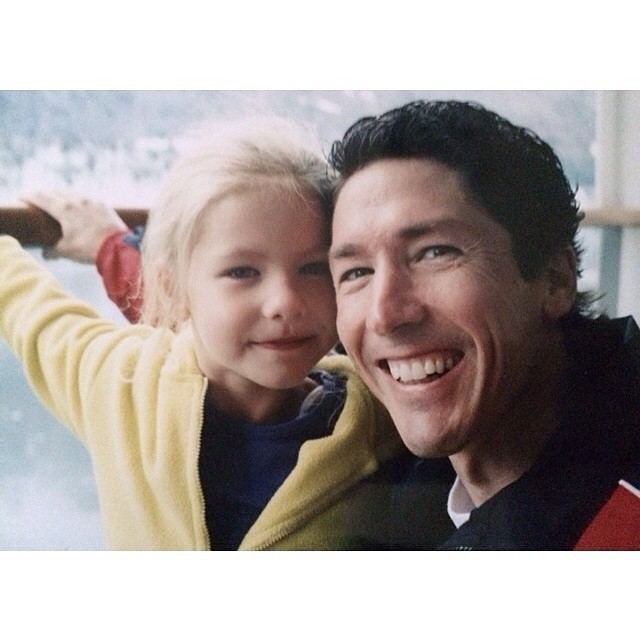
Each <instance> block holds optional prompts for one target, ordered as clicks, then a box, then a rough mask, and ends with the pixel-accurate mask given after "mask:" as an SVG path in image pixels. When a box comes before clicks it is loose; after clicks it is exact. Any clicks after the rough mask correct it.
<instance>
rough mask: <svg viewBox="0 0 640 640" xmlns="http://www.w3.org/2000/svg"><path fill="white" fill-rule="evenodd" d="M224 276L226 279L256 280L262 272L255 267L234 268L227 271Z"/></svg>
mask: <svg viewBox="0 0 640 640" xmlns="http://www.w3.org/2000/svg"><path fill="white" fill-rule="evenodd" d="M222 275H223V276H224V277H226V278H233V279H235V280H242V279H244V278H255V277H256V276H259V275H260V272H259V271H258V270H257V269H254V268H253V267H232V268H231V269H227V270H226V271H225V272H224V273H223V274H222Z"/></svg>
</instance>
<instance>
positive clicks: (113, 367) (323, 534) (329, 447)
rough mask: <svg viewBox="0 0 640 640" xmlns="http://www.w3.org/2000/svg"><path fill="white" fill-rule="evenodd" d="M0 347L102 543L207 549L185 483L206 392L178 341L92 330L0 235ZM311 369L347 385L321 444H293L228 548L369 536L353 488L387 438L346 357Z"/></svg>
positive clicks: (146, 330) (200, 508) (188, 343)
mask: <svg viewBox="0 0 640 640" xmlns="http://www.w3.org/2000/svg"><path fill="white" fill-rule="evenodd" d="M0 335H1V336H2V337H3V338H4V339H5V340H6V341H7V342H8V343H9V345H10V347H11V348H12V350H13V351H14V353H15V354H16V356H17V357H18V358H19V360H21V362H22V364H23V367H24V370H25V374H26V376H27V378H28V380H29V383H30V385H31V386H32V388H33V390H34V392H35V393H36V395H37V396H38V397H39V398H40V400H41V401H42V403H43V404H44V405H45V406H46V407H47V408H48V409H49V410H50V411H51V412H52V413H53V414H54V415H55V416H56V418H57V419H58V420H59V421H61V422H62V423H64V424H66V425H68V426H69V427H70V429H71V430H72V431H73V432H74V433H75V434H76V436H77V437H78V438H80V440H82V442H83V443H84V444H85V446H86V447H87V448H88V450H89V452H90V454H91V458H92V461H93V468H94V473H95V478H96V484H97V489H98V496H99V501H100V509H101V512H102V516H103V520H104V526H105V532H106V538H107V545H108V546H109V547H110V548H116V549H200V550H204V549H208V548H209V546H210V543H209V536H208V532H207V529H206V525H205V516H204V500H203V495H202V489H201V486H200V479H199V476H198V455H199V447H200V433H201V429H202V422H203V407H204V397H205V392H206V387H207V381H206V379H205V378H204V377H203V375H202V374H201V373H200V371H199V369H198V367H197V364H196V359H195V353H194V350H193V341H192V338H191V336H190V334H189V333H188V332H182V333H180V334H178V335H176V334H174V333H172V332H170V331H167V330H161V329H154V328H152V327H148V326H142V325H135V326H134V325H132V326H128V327H118V326H116V325H114V324H112V323H110V322H106V321H104V320H102V319H100V318H99V317H98V316H97V315H96V313H95V312H94V311H93V310H92V309H91V307H89V306H88V305H86V304H85V303H83V302H81V301H79V300H77V299H75V298H73V297H71V296H69V295H68V294H66V293H65V292H64V291H62V290H61V289H60V287H59V286H58V285H57V283H56V281H55V280H54V279H53V277H52V276H51V275H50V274H49V273H48V272H47V271H46V270H44V269H42V268H41V267H40V266H39V265H38V264H37V263H36V262H35V261H34V260H32V259H31V257H30V256H29V255H28V254H27V253H26V252H24V251H23V250H22V248H21V247H20V245H19V244H18V243H17V242H16V241H15V240H14V239H13V238H9V237H7V236H0ZM319 366H320V367H321V368H323V369H325V370H326V371H330V372H334V373H337V374H339V375H341V376H344V377H345V378H346V379H347V384H346V390H347V393H346V402H345V406H344V408H343V410H342V413H341V415H340V417H339V419H338V421H337V423H336V425H335V429H334V431H333V433H332V434H331V435H330V436H327V437H326V438H322V439H319V440H311V441H308V442H306V443H305V444H304V445H303V446H302V448H301V450H300V455H299V459H298V463H297V465H296V467H295V468H294V469H293V471H292V472H291V474H290V475H289V477H288V478H287V479H286V480H285V482H284V483H283V484H282V485H281V487H280V488H279V489H278V490H277V492H276V493H275V494H274V496H273V497H272V499H271V500H270V502H269V503H268V504H267V506H266V507H265V509H264V510H263V512H262V513H261V514H260V516H259V517H258V519H257V520H256V522H255V523H254V525H253V526H252V527H251V529H250V530H249V531H248V532H247V534H246V536H245V538H244V540H243V541H242V544H241V546H240V549H343V548H352V547H353V546H354V545H356V546H357V539H358V538H359V537H360V536H361V535H366V536H368V535H369V533H371V532H370V531H362V530H360V531H358V526H360V527H363V526H364V527H365V528H367V527H370V526H375V520H376V519H378V517H377V516H376V517H375V518H373V519H372V520H371V522H374V524H366V525H365V524H364V523H363V522H361V523H360V525H359V524H358V518H357V517H355V514H356V513H373V512H374V511H375V509H373V508H372V509H369V508H368V504H367V501H368V500H370V499H372V500H375V498H370V497H369V496H371V495H372V493H371V488H370V487H369V488H366V487H364V486H363V484H362V483H360V480H362V479H363V478H365V477H367V476H370V475H371V474H372V473H373V472H374V471H376V469H377V468H378V466H379V463H380V462H381V461H384V460H386V459H389V458H391V457H392V456H394V455H395V454H396V453H398V452H400V451H401V450H402V446H401V444H400V440H399V438H398V436H397V434H396V431H395V429H394V427H393V424H392V423H391V421H390V419H389V417H388V415H387V413H386V412H385V411H384V410H383V409H382V408H381V406H380V405H379V404H378V403H377V402H376V401H375V400H374V399H373V398H372V397H371V396H370V394H369V393H368V391H367V390H366V388H365V387H364V385H363V383H362V382H361V381H360V379H359V378H358V377H357V375H355V373H354V371H353V369H352V366H351V363H350V362H349V360H348V359H347V358H345V357H342V356H332V357H329V358H325V359H323V360H322V361H321V363H320V365H319ZM365 484H366V483H365ZM374 493H375V491H374ZM363 501H364V503H363Z"/></svg>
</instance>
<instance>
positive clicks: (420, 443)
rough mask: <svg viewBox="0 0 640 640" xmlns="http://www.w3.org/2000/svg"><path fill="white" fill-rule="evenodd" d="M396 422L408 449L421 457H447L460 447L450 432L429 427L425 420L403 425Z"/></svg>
mask: <svg viewBox="0 0 640 640" xmlns="http://www.w3.org/2000/svg"><path fill="white" fill-rule="evenodd" d="M392 419H393V416H392ZM394 422H395V421H394ZM395 424H396V428H397V429H398V433H399V434H400V438H401V439H402V441H403V442H404V444H405V446H406V447H407V449H409V451H411V453H413V454H414V455H415V456H418V457H419V458H447V457H449V456H451V455H453V454H454V453H456V451H458V449H459V446H458V443H457V442H454V439H453V438H452V437H451V435H450V434H447V433H442V432H441V430H440V429H434V428H432V427H429V426H428V425H425V424H424V422H422V424H411V425H407V424H405V425H402V426H398V424H399V423H398V422H395Z"/></svg>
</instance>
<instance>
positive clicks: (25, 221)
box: [0, 207, 149, 247]
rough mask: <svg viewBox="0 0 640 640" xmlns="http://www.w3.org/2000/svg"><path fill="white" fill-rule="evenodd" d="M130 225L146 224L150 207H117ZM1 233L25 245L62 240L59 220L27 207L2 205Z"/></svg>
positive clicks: (37, 244)
mask: <svg viewBox="0 0 640 640" xmlns="http://www.w3.org/2000/svg"><path fill="white" fill-rule="evenodd" d="M116 212H117V214H118V215H119V216H120V217H121V218H122V219H123V220H124V222H125V223H126V224H127V225H128V226H129V227H135V226H138V225H144V224H146V222H147V214H148V212H149V211H148V209H116ZM0 233H6V234H8V235H10V236H13V237H14V238H17V239H18V240H19V241H20V243H21V244H22V245H23V246H25V247H29V246H39V247H52V246H53V245H55V244H56V242H58V240H60V238H61V236H62V229H61V228H60V224H59V223H58V221H57V220H55V219H54V218H52V217H51V216H50V215H48V214H46V213H45V212H44V211H39V210H36V209H27V208H26V207H0Z"/></svg>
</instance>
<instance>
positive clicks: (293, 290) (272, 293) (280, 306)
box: [263, 277, 307, 320]
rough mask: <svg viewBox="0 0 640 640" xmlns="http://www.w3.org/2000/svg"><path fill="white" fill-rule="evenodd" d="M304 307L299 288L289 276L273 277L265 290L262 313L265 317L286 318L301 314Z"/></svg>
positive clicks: (305, 307) (304, 309)
mask: <svg viewBox="0 0 640 640" xmlns="http://www.w3.org/2000/svg"><path fill="white" fill-rule="evenodd" d="M306 309H307V305H306V302H305V299H304V296H303V294H302V291H301V288H300V287H299V286H297V285H296V283H294V282H292V281H291V279H290V278H286V277H282V278H277V279H274V280H273V282H271V284H270V286H269V287H268V288H267V291H266V292H265V301H264V305H263V313H264V315H265V317H267V318H272V319H274V318H275V319H278V318H279V319H284V320H288V319H289V318H295V317H298V316H301V315H303V314H304V313H305V312H306Z"/></svg>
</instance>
